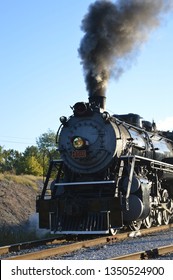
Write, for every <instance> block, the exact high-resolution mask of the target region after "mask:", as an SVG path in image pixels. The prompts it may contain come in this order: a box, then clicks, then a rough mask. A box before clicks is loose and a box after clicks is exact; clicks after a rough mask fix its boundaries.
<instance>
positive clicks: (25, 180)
mask: <svg viewBox="0 0 173 280" xmlns="http://www.w3.org/2000/svg"><path fill="white" fill-rule="evenodd" d="M42 180H43V178H42V177H38V176H33V175H14V174H9V173H4V174H2V173H0V181H8V182H14V183H16V184H22V185H26V186H30V187H32V188H33V189H34V190H35V191H37V190H38V182H39V181H40V182H41V181H42Z"/></svg>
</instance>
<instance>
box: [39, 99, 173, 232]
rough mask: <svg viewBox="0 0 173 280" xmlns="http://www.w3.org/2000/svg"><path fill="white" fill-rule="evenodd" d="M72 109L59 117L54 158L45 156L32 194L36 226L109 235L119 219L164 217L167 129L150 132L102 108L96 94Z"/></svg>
mask: <svg viewBox="0 0 173 280" xmlns="http://www.w3.org/2000/svg"><path fill="white" fill-rule="evenodd" d="M72 110H73V115H72V116H70V117H69V118H68V119H67V118H66V117H64V116H63V117H61V118H60V121H61V126H60V128H59V131H58V133H57V142H58V149H59V152H60V159H57V160H52V161H51V162H50V166H49V170H48V174H47V177H46V180H45V183H44V187H43V190H42V193H41V195H40V196H39V197H38V198H37V212H38V213H39V225H40V228H47V229H50V230H51V232H53V233H63V234H108V233H111V234H114V233H116V231H117V229H121V228H123V227H127V226H129V227H130V228H131V229H133V230H137V229H139V228H140V227H141V226H144V227H146V228H149V227H151V226H153V225H161V224H168V223H169V221H170V219H171V217H172V214H173V139H171V138H173V134H172V133H170V132H169V133H167V132H158V131H157V129H156V125H155V124H154V123H150V122H148V121H142V120H141V118H140V116H139V115H136V114H127V115H110V114H109V113H108V112H106V111H105V110H104V97H103V96H94V97H91V98H90V99H89V102H88V103H84V102H78V103H76V104H75V105H74V106H73V107H72ZM52 174H53V175H52ZM53 176H54V177H53Z"/></svg>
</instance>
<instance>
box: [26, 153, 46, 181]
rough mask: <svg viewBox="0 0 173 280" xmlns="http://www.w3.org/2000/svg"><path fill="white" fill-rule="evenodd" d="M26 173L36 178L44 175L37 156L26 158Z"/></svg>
mask: <svg viewBox="0 0 173 280" xmlns="http://www.w3.org/2000/svg"><path fill="white" fill-rule="evenodd" d="M25 173H26V174H31V175H35V176H41V175H42V173H43V168H42V166H41V165H40V164H39V162H38V160H37V158H36V157H35V156H28V157H26V158H25Z"/></svg>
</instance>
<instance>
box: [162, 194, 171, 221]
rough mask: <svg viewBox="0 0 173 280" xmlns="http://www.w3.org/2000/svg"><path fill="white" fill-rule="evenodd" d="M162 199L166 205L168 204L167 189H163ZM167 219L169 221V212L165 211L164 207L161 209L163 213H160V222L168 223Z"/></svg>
mask: <svg viewBox="0 0 173 280" xmlns="http://www.w3.org/2000/svg"><path fill="white" fill-rule="evenodd" d="M162 201H163V202H164V203H167V206H168V201H169V194H168V192H167V190H163V193H162ZM169 221H170V213H169V212H168V211H166V209H165V210H163V213H162V222H163V224H164V225H168V224H169Z"/></svg>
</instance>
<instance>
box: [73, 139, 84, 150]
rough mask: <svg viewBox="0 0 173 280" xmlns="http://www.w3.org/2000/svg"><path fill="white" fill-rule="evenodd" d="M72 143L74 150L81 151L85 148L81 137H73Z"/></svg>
mask: <svg viewBox="0 0 173 280" xmlns="http://www.w3.org/2000/svg"><path fill="white" fill-rule="evenodd" d="M72 143H73V147H74V148H75V149H81V148H83V147H84V146H85V140H83V139H82V138H81V137H75V138H74V139H73V142H72Z"/></svg>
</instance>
